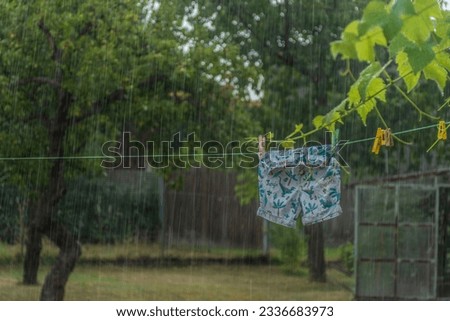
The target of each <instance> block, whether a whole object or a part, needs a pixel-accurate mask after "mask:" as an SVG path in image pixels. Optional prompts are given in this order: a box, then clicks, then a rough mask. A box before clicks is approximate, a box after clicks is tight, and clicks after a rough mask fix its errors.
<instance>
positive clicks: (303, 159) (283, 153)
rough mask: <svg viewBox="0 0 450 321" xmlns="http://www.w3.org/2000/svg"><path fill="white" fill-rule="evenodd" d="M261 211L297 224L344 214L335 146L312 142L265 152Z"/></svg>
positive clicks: (279, 221) (273, 218)
mask: <svg viewBox="0 0 450 321" xmlns="http://www.w3.org/2000/svg"><path fill="white" fill-rule="evenodd" d="M258 180H259V198H260V203H259V209H258V213H257V214H258V215H259V216H261V217H263V218H265V219H267V220H269V221H271V222H274V223H277V224H281V225H284V226H287V227H295V226H296V223H297V219H298V218H299V217H300V218H301V220H302V223H303V225H308V224H314V223H319V222H322V221H325V220H328V219H331V218H334V217H337V216H339V215H340V214H341V212H342V210H341V206H340V199H341V188H340V183H341V178H340V167H339V163H338V161H337V160H336V159H335V158H334V157H332V156H331V147H330V146H328V145H326V146H312V147H304V148H297V149H290V150H272V151H270V152H268V153H265V154H264V155H263V157H262V158H261V160H260V162H259V166H258Z"/></svg>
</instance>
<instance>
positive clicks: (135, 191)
mask: <svg viewBox="0 0 450 321" xmlns="http://www.w3.org/2000/svg"><path fill="white" fill-rule="evenodd" d="M139 179H140V180H141V181H140V182H139V183H140V184H139V187H135V186H134V187H133V186H131V185H130V184H127V183H123V182H122V183H121V182H120V181H118V182H117V181H112V180H108V179H106V178H94V179H89V178H83V177H82V178H78V179H76V180H72V181H70V182H68V186H67V193H66V195H65V196H64V198H63V199H62V200H61V202H60V204H59V210H58V218H59V219H60V220H61V221H62V222H64V223H65V224H66V226H67V227H68V228H70V229H71V230H72V232H73V233H74V234H75V235H76V237H77V238H78V239H79V240H80V241H81V242H83V243H116V242H125V241H130V240H133V241H137V242H141V241H143V242H152V241H155V240H156V238H157V236H158V230H159V227H160V218H159V208H160V206H159V203H160V199H159V193H158V186H157V180H156V179H155V177H154V176H153V175H146V174H144V175H141V176H140V178H139ZM23 198H24V197H23V195H21V194H20V192H19V191H18V190H17V189H15V188H13V187H10V186H0V223H1V224H0V226H1V227H0V240H1V241H3V242H7V243H11V244H12V243H17V242H18V241H19V235H20V215H19V201H20V200H22V199H23Z"/></svg>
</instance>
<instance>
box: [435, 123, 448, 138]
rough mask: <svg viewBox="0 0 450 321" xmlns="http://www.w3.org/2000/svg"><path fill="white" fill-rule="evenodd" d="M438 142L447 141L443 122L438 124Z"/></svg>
mask: <svg viewBox="0 0 450 321" xmlns="http://www.w3.org/2000/svg"><path fill="white" fill-rule="evenodd" d="M437 138H438V139H439V140H446V139H447V128H446V126H445V121H443V120H440V121H439V124H438V137H437Z"/></svg>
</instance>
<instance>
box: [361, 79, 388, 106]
mask: <svg viewBox="0 0 450 321" xmlns="http://www.w3.org/2000/svg"><path fill="white" fill-rule="evenodd" d="M366 97H370V98H377V99H379V100H381V101H383V102H386V84H385V83H384V81H383V79H381V78H380V77H377V78H374V79H372V80H371V81H370V83H369V85H368V86H367V90H366Z"/></svg>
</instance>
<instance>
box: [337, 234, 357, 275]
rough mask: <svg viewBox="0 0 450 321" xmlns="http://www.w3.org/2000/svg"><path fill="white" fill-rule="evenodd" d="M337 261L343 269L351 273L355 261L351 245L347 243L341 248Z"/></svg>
mask: <svg viewBox="0 0 450 321" xmlns="http://www.w3.org/2000/svg"><path fill="white" fill-rule="evenodd" d="M339 259H340V261H341V262H342V264H343V265H344V268H345V269H346V270H347V271H349V272H352V273H353V266H354V265H353V263H354V261H355V253H354V247H353V244H352V243H350V242H348V243H346V244H344V245H342V246H341V249H340V255H339Z"/></svg>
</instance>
